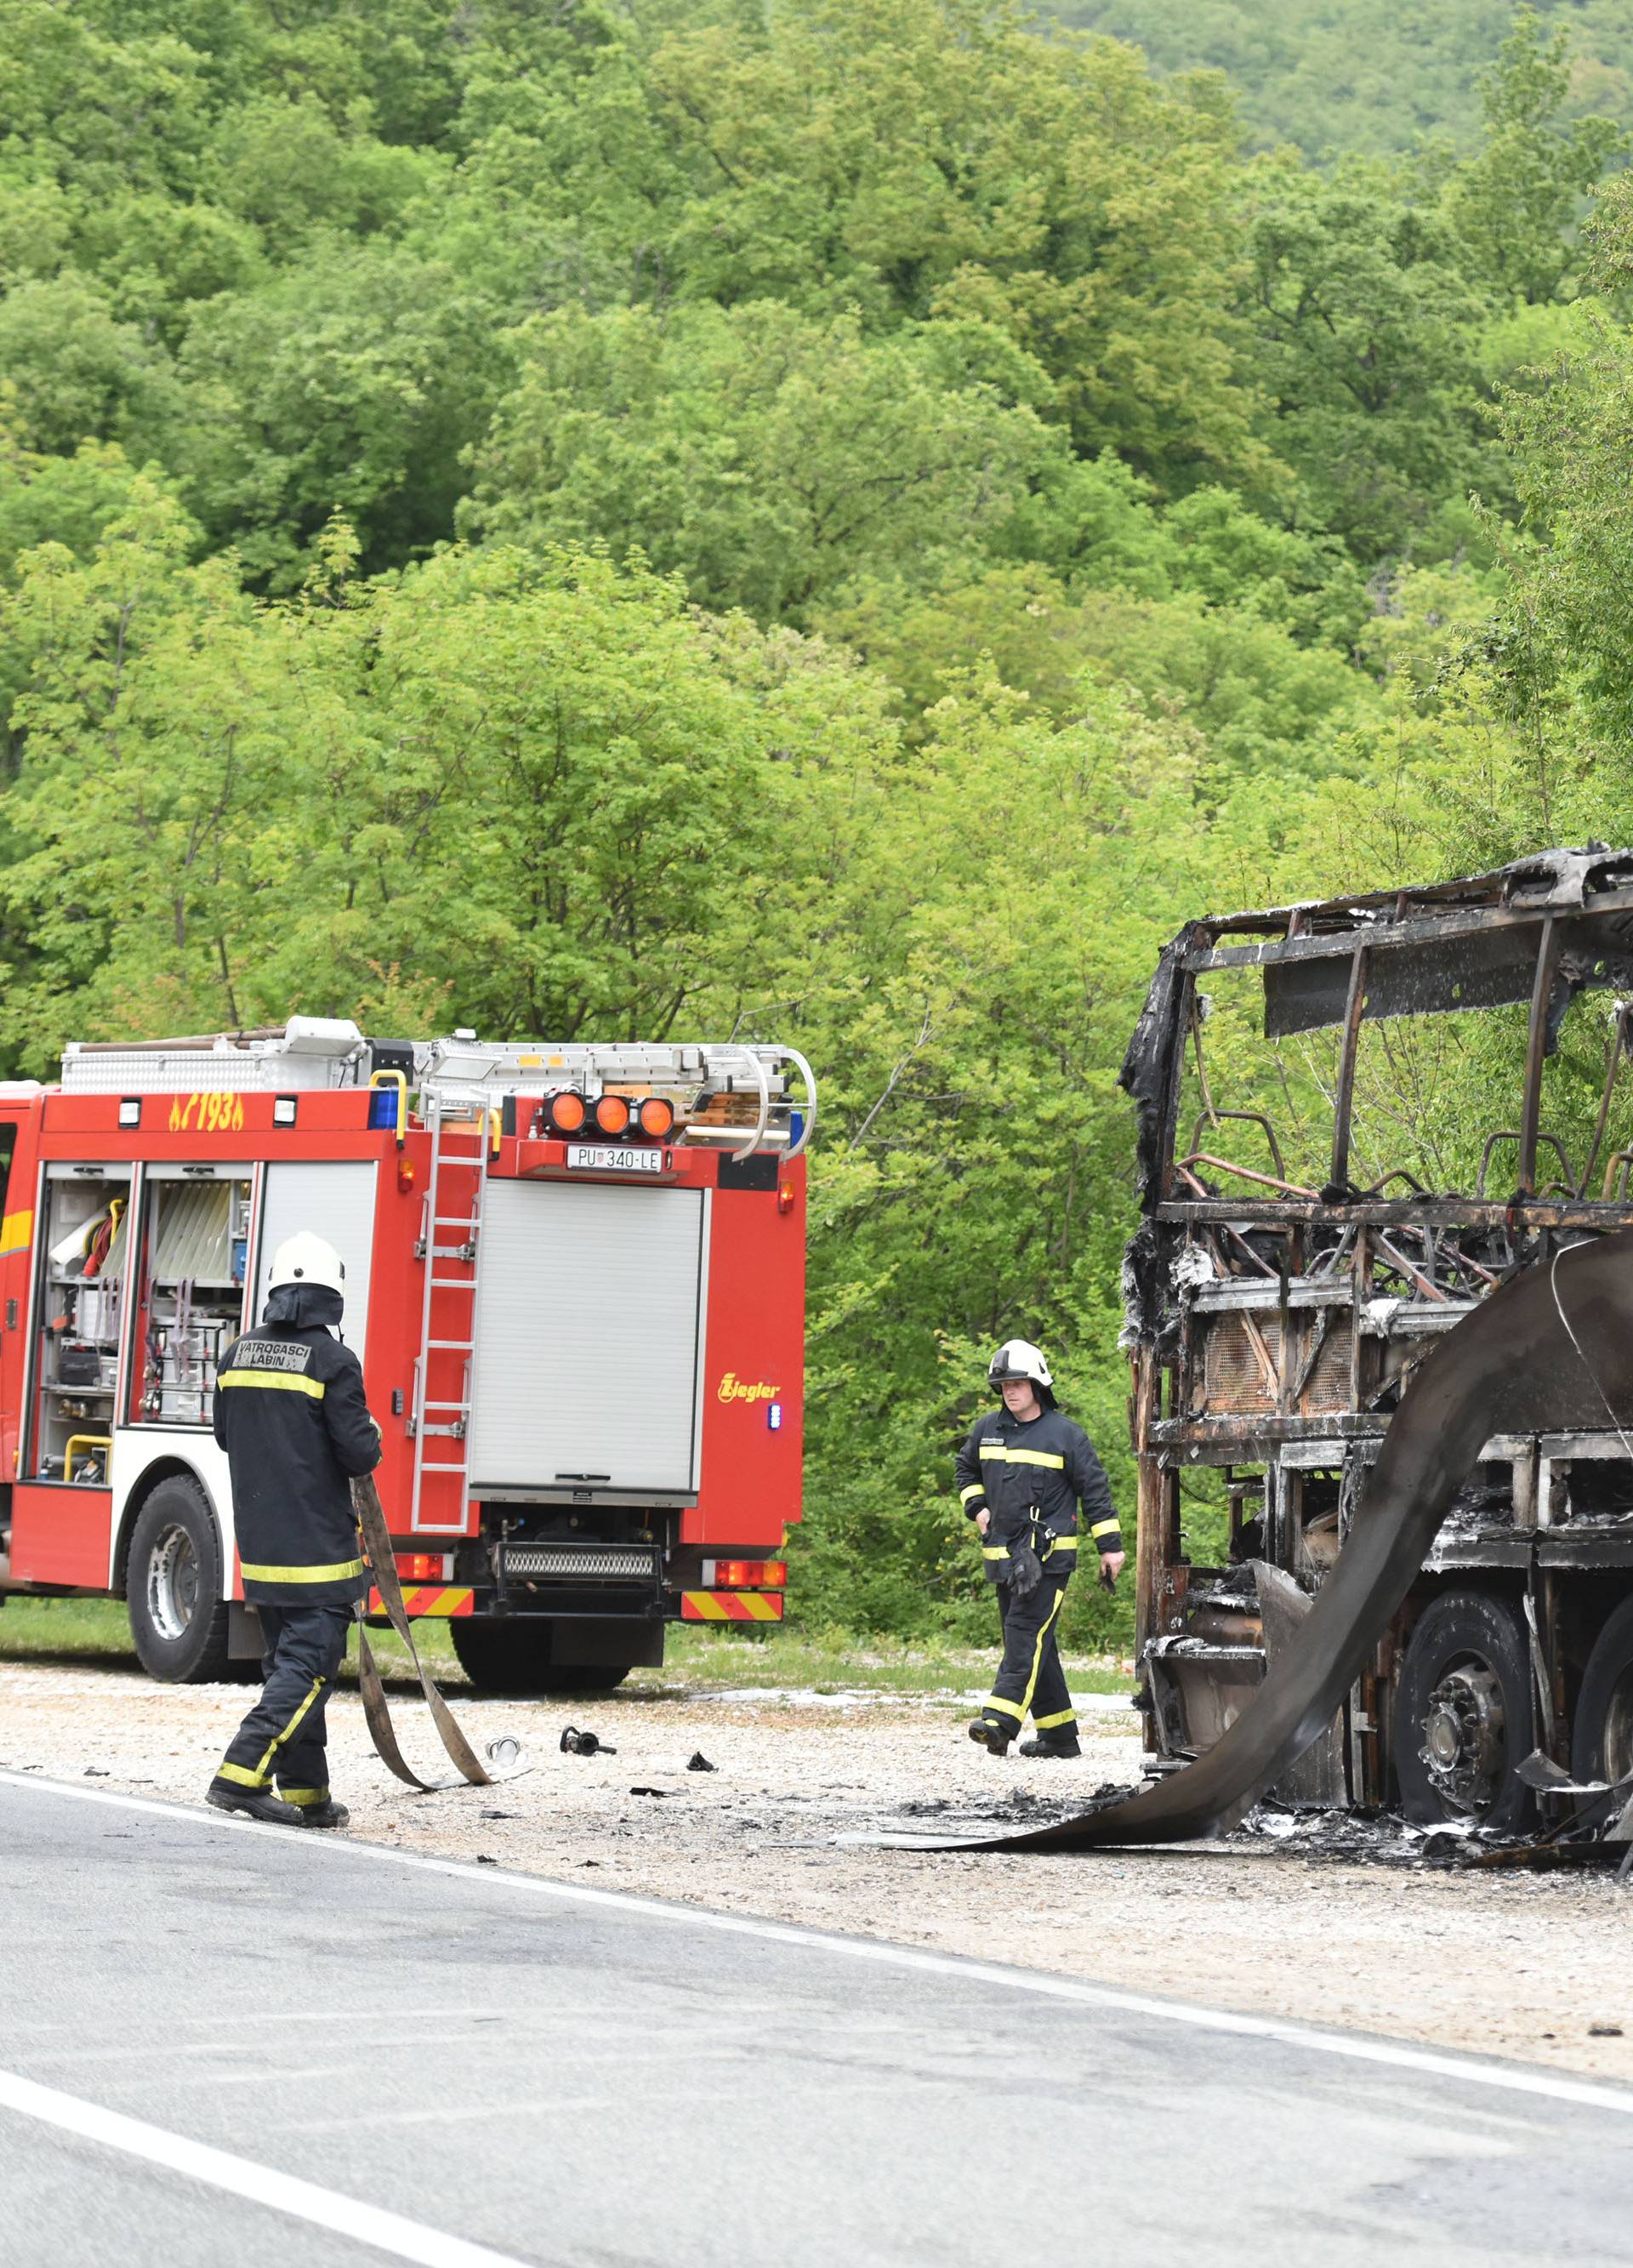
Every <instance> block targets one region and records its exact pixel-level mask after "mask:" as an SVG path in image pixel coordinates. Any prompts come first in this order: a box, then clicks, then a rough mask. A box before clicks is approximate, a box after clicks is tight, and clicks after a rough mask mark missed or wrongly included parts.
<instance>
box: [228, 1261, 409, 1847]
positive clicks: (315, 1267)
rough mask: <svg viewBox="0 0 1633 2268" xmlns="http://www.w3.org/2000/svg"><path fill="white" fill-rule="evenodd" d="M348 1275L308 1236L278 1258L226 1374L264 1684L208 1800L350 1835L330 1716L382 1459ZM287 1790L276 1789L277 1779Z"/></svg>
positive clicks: (364, 1581)
mask: <svg viewBox="0 0 1633 2268" xmlns="http://www.w3.org/2000/svg"><path fill="white" fill-rule="evenodd" d="M345 1287H346V1270H345V1268H344V1265H343V1264H342V1261H341V1257H340V1255H339V1253H337V1252H336V1251H335V1248H334V1246H333V1245H331V1244H326V1243H325V1242H324V1241H323V1239H322V1238H321V1237H320V1236H314V1235H313V1233H312V1232H311V1231H310V1230H309V1229H303V1230H302V1231H301V1233H299V1234H298V1236H291V1237H289V1238H287V1239H286V1240H285V1241H284V1242H283V1243H282V1244H280V1245H279V1247H278V1248H277V1250H276V1252H275V1253H274V1254H273V1256H272V1267H271V1270H270V1274H269V1296H268V1300H267V1305H266V1307H265V1310H264V1312H263V1313H262V1315H261V1322H260V1324H259V1325H258V1326H257V1328H256V1329H254V1330H253V1331H248V1332H246V1334H245V1335H244V1337H242V1338H239V1339H234V1341H233V1342H232V1345H231V1346H230V1347H228V1348H227V1350H226V1351H225V1353H224V1354H223V1356H222V1358H221V1361H220V1364H219V1366H218V1368H217V1373H216V1418H215V1422H216V1439H217V1441H218V1442H219V1443H220V1444H221V1446H222V1447H223V1448H224V1450H225V1451H226V1453H227V1462H228V1464H229V1466H230V1468H231V1469H232V1517H233V1522H234V1526H235V1528H236V1531H237V1536H238V1548H239V1560H240V1562H241V1564H242V1567H243V1573H244V1596H245V1598H246V1600H247V1601H248V1602H251V1603H252V1604H253V1605H254V1607H255V1609H257V1611H258V1613H259V1615H260V1617H261V1636H262V1638H263V1640H264V1646H263V1651H262V1659H261V1670H262V1674H263V1675H264V1678H265V1681H266V1682H265V1687H264V1690H263V1691H262V1693H261V1698H260V1700H259V1701H258V1702H257V1703H256V1704H255V1706H254V1708H253V1709H252V1710H251V1711H250V1712H249V1714H248V1716H247V1717H246V1718H245V1719H244V1722H243V1723H242V1724H241V1725H240V1726H239V1729H238V1731H237V1732H236V1733H235V1734H233V1737H232V1742H230V1744H229V1746H228V1749H227V1752H226V1755H225V1756H224V1757H223V1759H222V1761H221V1763H220V1764H219V1765H218V1766H217V1771H216V1777H215V1778H214V1779H213V1780H211V1782H210V1787H209V1790H208V1794H209V1799H210V1802H211V1803H213V1804H214V1805H215V1806H216V1807H217V1809H218V1810H222V1811H243V1812H247V1813H248V1814H249V1815H250V1816H251V1817H252V1818H254V1819H265V1820H271V1821H275V1822H277V1823H281V1824H283V1825H285V1826H291V1827H294V1826H301V1827H343V1826H344V1825H345V1823H346V1819H347V1813H346V1810H345V1808H344V1806H343V1805H341V1804H338V1803H336V1802H335V1800H334V1798H333V1796H332V1795H331V1794H330V1793H329V1780H328V1766H327V1757H326V1753H325V1739H324V1723H323V1712H324V1705H325V1703H326V1702H327V1698H328V1694H329V1689H330V1687H331V1686H332V1685H333V1683H334V1682H335V1673H336V1672H337V1671H338V1669H339V1668H340V1665H341V1663H342V1661H343V1660H344V1658H345V1653H346V1638H347V1633H348V1631H349V1629H350V1627H351V1619H352V1613H353V1609H354V1605H355V1602H357V1600H358V1599H360V1598H362V1597H363V1595H364V1593H365V1592H366V1591H367V1589H368V1587H369V1577H368V1571H367V1569H366V1567H365V1566H364V1559H363V1554H362V1550H361V1549H360V1547H359V1544H358V1540H357V1520H356V1517H355V1515H354V1514H353V1512H352V1508H351V1482H352V1478H353V1476H356V1475H358V1474H362V1473H369V1472H372V1471H373V1469H374V1468H375V1466H376V1465H377V1464H379V1459H380V1429H379V1426H378V1425H376V1424H375V1422H374V1420H373V1418H371V1417H370V1415H369V1405H368V1403H367V1400H366V1399H365V1398H364V1391H363V1366H362V1365H361V1364H360V1363H359V1362H358V1360H357V1356H356V1355H355V1354H354V1353H353V1352H352V1351H351V1349H350V1348H349V1346H347V1345H345V1344H343V1342H342V1340H341V1338H340V1337H338V1331H339V1327H340V1322H341V1317H342V1314H343V1313H344V1310H345ZM275 1781H276V1787H277V1792H276V1793H274V1786H273V1784H274V1782H275Z"/></svg>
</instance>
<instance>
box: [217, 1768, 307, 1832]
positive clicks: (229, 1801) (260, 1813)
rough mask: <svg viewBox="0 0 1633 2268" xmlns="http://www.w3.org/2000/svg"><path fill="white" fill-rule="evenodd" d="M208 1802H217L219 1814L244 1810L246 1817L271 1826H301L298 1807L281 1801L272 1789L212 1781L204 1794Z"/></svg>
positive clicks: (232, 1782) (222, 1780) (230, 1781)
mask: <svg viewBox="0 0 1633 2268" xmlns="http://www.w3.org/2000/svg"><path fill="white" fill-rule="evenodd" d="M204 1800H205V1801H206V1802H207V1803H213V1804H214V1805H215V1807H216V1808H217V1811H241V1812H243V1813H244V1815H245V1816H246V1818H249V1819H260V1820H263V1821H264V1822H265V1823H266V1824H267V1825H268V1827H298V1826H299V1825H300V1814H299V1812H298V1810H297V1809H296V1808H295V1806H294V1805H293V1804H292V1803H283V1802H280V1800H278V1798H277V1797H276V1795H274V1793H272V1790H271V1789H270V1788H269V1787H240V1786H239V1785H238V1783H237V1782H236V1781H235V1780H230V1779H212V1780H211V1782H210V1786H208V1787H207V1788H206V1789H205V1791H204Z"/></svg>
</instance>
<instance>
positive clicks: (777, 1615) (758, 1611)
mask: <svg viewBox="0 0 1633 2268" xmlns="http://www.w3.org/2000/svg"><path fill="white" fill-rule="evenodd" d="M680 1619H681V1621H682V1622H683V1623H780V1622H781V1621H782V1619H783V1594H782V1593H781V1592H780V1591H682V1592H681V1594H680Z"/></svg>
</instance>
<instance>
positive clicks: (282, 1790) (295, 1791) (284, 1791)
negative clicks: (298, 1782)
mask: <svg viewBox="0 0 1633 2268" xmlns="http://www.w3.org/2000/svg"><path fill="white" fill-rule="evenodd" d="M278 1793H279V1794H280V1795H281V1796H282V1797H283V1800H284V1802H285V1803H294V1804H298V1805H299V1807H300V1808H301V1809H302V1810H303V1811H304V1810H306V1809H307V1808H309V1807H310V1806H311V1805H313V1804H315V1803H327V1801H328V1800H329V1792H328V1790H327V1787H285V1786H283V1783H282V1782H281V1781H280V1783H279V1786H278Z"/></svg>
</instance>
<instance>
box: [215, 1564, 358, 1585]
mask: <svg viewBox="0 0 1633 2268" xmlns="http://www.w3.org/2000/svg"><path fill="white" fill-rule="evenodd" d="M241 1564H242V1565H243V1569H244V1573H245V1576H246V1579H247V1580H249V1581H250V1582H252V1583H343V1582H345V1581H346V1580H347V1579H348V1578H349V1577H350V1576H352V1575H361V1574H362V1572H363V1562H362V1560H361V1559H336V1560H333V1561H331V1563H330V1564H329V1565H328V1566H327V1567H268V1566H263V1565H261V1564H260V1563H259V1562H257V1563H256V1564H255V1565H251V1563H250V1562H249V1561H248V1560H247V1559H246V1560H244V1561H243V1562H242V1563H241Z"/></svg>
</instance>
